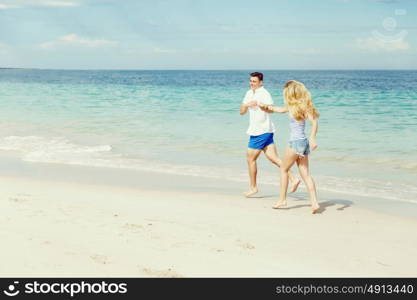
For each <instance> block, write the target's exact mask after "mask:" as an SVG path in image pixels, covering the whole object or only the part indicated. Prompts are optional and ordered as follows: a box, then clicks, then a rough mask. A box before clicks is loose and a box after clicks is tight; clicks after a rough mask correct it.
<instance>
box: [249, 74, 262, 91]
mask: <svg viewBox="0 0 417 300" xmlns="http://www.w3.org/2000/svg"><path fill="white" fill-rule="evenodd" d="M249 85H250V88H251V89H252V90H256V89H257V88H259V87H261V85H262V81H260V80H259V78H258V77H251V78H250V80H249Z"/></svg>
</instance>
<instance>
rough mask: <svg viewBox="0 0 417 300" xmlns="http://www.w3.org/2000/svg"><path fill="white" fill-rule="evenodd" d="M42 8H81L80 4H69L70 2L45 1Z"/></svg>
mask: <svg viewBox="0 0 417 300" xmlns="http://www.w3.org/2000/svg"><path fill="white" fill-rule="evenodd" d="M41 5H42V6H66V7H70V6H79V5H80V4H79V3H77V2H68V1H63V2H61V1H45V2H43V3H42V4H41Z"/></svg>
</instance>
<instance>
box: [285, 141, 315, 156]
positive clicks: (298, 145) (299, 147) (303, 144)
mask: <svg viewBox="0 0 417 300" xmlns="http://www.w3.org/2000/svg"><path fill="white" fill-rule="evenodd" d="M288 147H290V148H291V149H292V150H293V151H294V152H295V153H297V154H298V155H300V156H305V155H309V154H310V144H309V143H308V139H302V140H295V141H289V142H288Z"/></svg>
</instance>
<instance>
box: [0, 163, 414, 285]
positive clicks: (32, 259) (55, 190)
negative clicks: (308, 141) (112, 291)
mask: <svg viewBox="0 0 417 300" xmlns="http://www.w3.org/2000/svg"><path fill="white" fill-rule="evenodd" d="M3 165H5V166H6V169H7V164H3ZM22 165H23V164H22ZM26 165H30V164H26ZM39 166H42V164H34V165H33V166H32V167H28V168H27V169H25V168H24V167H20V168H17V169H15V173H19V172H20V173H21V174H25V175H24V176H16V175H13V174H12V175H11V174H10V173H11V172H9V173H8V174H6V175H7V176H5V175H2V176H1V178H0V190H1V201H0V211H1V215H0V227H1V230H0V238H1V240H2V256H1V260H0V276H2V277H6V276H7V277H37V276H48V277H49V276H51V277H96V276H97V277H122V276H123V277H125V276H126V277H327V276H329V277H341V276H347V277H365V276H373V277H387V276H389V277H400V276H413V277H415V276H417V261H416V259H415V254H416V249H417V236H416V234H415V233H416V229H417V220H416V219H415V218H408V217H401V216H397V215H389V214H386V213H383V212H377V211H373V210H370V209H368V208H365V207H363V206H361V205H357V203H356V202H354V201H350V200H349V199H344V198H343V197H341V196H335V195H331V194H328V195H326V194H323V193H320V202H321V204H322V210H321V212H320V213H319V214H317V215H311V214H310V213H309V211H310V207H309V202H308V200H307V198H306V194H305V192H303V190H301V191H300V192H299V193H296V194H294V195H293V197H292V198H290V201H289V206H288V209H281V210H273V209H271V206H272V205H273V203H274V202H275V201H276V199H277V196H278V191H277V189H275V188H274V187H268V188H265V189H264V190H263V191H261V192H260V193H259V194H258V196H257V197H254V198H244V197H242V196H241V195H240V193H239V192H240V190H239V188H241V190H242V191H243V190H244V188H245V187H246V186H245V185H239V184H236V183H230V184H229V183H227V182H223V183H222V185H221V183H219V188H218V189H216V188H215V184H216V182H213V181H210V180H205V179H204V178H192V177H185V176H174V175H160V174H157V173H153V174H152V173H138V174H142V175H141V176H139V177H137V178H132V176H130V179H131V180H137V181H138V182H142V186H140V185H138V186H137V187H129V186H122V185H110V184H108V182H106V181H105V180H104V179H102V180H101V183H100V182H99V181H100V180H99V179H97V176H95V175H97V174H99V173H100V172H101V173H102V174H104V173H106V172H105V171H109V170H105V169H99V168H97V169H94V168H90V169H88V168H83V167H75V166H66V167H62V168H63V169H64V170H67V172H66V174H67V177H65V176H63V177H62V180H58V179H57V178H54V179H52V178H49V179H48V178H46V177H48V176H49V177H53V175H54V172H56V170H55V169H54V168H55V167H54V166H53V165H51V166H52V167H51V166H49V167H48V168H49V169H48V168H46V167H45V168H44V169H42V167H39ZM45 166H46V165H45ZM35 167H36V168H35ZM30 168H32V171H28V170H29V169H30ZM60 168H61V167H60ZM62 168H61V169H62ZM33 170H38V171H37V172H38V173H37V177H38V178H33V174H34V173H35V172H34V171H33ZM45 170H49V171H45ZM53 170H55V171H53ZM92 170H93V171H92ZM48 172H49V173H48ZM77 172H78V174H79V176H78V177H75V176H76V174H77ZM94 172H96V173H94ZM29 173H30V174H29ZM45 174H48V176H46V175H45ZM56 174H57V173H56ZM83 174H84V175H83ZM86 174H87V175H86ZM88 174H89V175H88ZM94 174H95V175H94ZM43 175H45V176H43ZM69 176H74V177H73V179H70V178H68V177H69ZM83 176H84V177H85V178H86V176H90V177H89V178H90V179H91V180H90V182H89V180H85V178H84V179H83ZM102 178H104V177H102ZM94 180H96V181H97V182H96V183H92V181H94ZM79 181H85V183H80V182H79ZM187 185H189V187H190V188H189V189H187V188H186V187H187ZM200 186H201V188H200ZM162 187H165V188H162ZM176 187H177V188H176ZM184 187H185V188H184ZM235 192H236V193H235Z"/></svg>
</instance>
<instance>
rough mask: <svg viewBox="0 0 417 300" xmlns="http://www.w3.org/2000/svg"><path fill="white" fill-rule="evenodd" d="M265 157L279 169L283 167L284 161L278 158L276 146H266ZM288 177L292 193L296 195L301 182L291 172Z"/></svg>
mask: <svg viewBox="0 0 417 300" xmlns="http://www.w3.org/2000/svg"><path fill="white" fill-rule="evenodd" d="M263 151H264V153H265V156H266V157H267V158H268V159H269V161H270V162H272V163H273V164H274V165H276V166H277V167H278V168H280V167H281V165H282V160H281V159H280V158H279V156H278V152H277V149H276V147H275V144H270V145H268V146H266V147H265V148H264V149H263ZM288 177H289V179H290V181H291V183H292V185H291V190H290V193H294V192H295V191H296V190H297V188H298V185H299V184H300V182H301V180H300V179H298V178H296V177H295V176H294V175H293V174H292V172H291V171H288Z"/></svg>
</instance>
